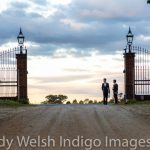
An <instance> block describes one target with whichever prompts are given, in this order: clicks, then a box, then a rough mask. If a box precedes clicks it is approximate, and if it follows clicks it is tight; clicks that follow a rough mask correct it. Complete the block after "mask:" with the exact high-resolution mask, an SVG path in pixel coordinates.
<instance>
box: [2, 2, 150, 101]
mask: <svg viewBox="0 0 150 150" xmlns="http://www.w3.org/2000/svg"><path fill="white" fill-rule="evenodd" d="M0 20H1V21H0V50H5V49H7V48H12V47H15V46H17V41H16V37H17V35H18V32H19V28H20V27H21V28H22V30H23V33H24V35H25V38H26V41H25V45H26V46H27V48H28V72H29V74H28V79H29V80H28V85H29V89H28V92H29V98H30V101H31V102H32V103H38V102H41V101H43V100H44V97H45V96H46V95H48V94H65V95H68V96H69V99H70V100H72V99H74V98H78V99H84V98H92V99H97V100H100V99H101V96H102V92H101V90H100V88H101V82H102V79H103V78H104V77H106V78H107V79H108V82H109V83H110V86H112V80H113V79H114V78H115V79H117V81H118V83H119V87H120V88H119V92H123V91H124V90H123V86H124V85H123V82H124V81H123V73H122V71H123V69H124V68H123V55H122V53H123V49H124V47H125V46H126V39H125V36H126V34H127V32H128V28H129V26H130V27H131V29H132V32H133V34H134V36H135V38H134V44H135V45H140V46H142V47H144V48H149V47H150V5H147V3H146V0H132V2H131V0H26V1H23V0H5V1H0Z"/></svg>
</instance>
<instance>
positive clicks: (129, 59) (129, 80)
mask: <svg viewBox="0 0 150 150" xmlns="http://www.w3.org/2000/svg"><path fill="white" fill-rule="evenodd" d="M134 58H135V53H125V54H124V59H125V96H126V99H134V93H135V92H134V80H135V71H134V63H135V62H134Z"/></svg>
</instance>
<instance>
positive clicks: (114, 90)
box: [112, 80, 118, 104]
mask: <svg viewBox="0 0 150 150" xmlns="http://www.w3.org/2000/svg"><path fill="white" fill-rule="evenodd" d="M113 83H114V84H113V89H112V90H113V96H114V99H115V104H118V84H117V83H116V80H113Z"/></svg>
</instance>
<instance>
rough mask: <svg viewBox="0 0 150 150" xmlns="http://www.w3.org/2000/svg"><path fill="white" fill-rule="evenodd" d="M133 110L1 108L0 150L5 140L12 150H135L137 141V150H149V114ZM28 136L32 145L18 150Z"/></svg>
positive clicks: (111, 108) (94, 107) (112, 107)
mask: <svg viewBox="0 0 150 150" xmlns="http://www.w3.org/2000/svg"><path fill="white" fill-rule="evenodd" d="M135 108H136V107H133V108H132V107H126V106H125V107H122V106H115V105H109V106H103V105H86V106H85V105H58V106H56V105H53V106H38V107H31V108H18V109H17V108H16V109H11V108H0V149H2V150H5V149H9V148H8V144H7V140H12V145H11V144H10V149H11V150H18V149H21V150H22V149H23V150H30V149H35V150H38V149H40V150H49V149H50V150H51V149H52V150H60V149H63V150H74V149H76V150H90V149H91V150H107V149H111V150H122V149H125V150H126V149H127V150H130V149H131V148H132V149H131V150H134V149H136V145H138V144H139V143H138V142H139V141H143V143H144V141H145V143H144V144H142V147H141V145H140V148H137V149H139V150H144V149H147V150H148V149H150V120H149V117H148V115H149V114H146V115H145V116H144V115H143V114H140V113H138V112H139V111H136V109H135ZM138 109H139V108H138ZM136 112H137V113H136ZM142 112H143V111H142ZM29 136H30V140H29V141H30V142H31V143H28V144H27V145H28V146H27V147H25V146H24V145H23V146H22V147H21V148H19V142H20V140H21V139H22V138H23V137H25V139H26V140H27V138H29ZM31 139H32V141H31ZM67 139H68V140H67ZM141 139H143V140H141ZM114 140H115V141H114ZM64 141H66V142H64ZM108 141H109V142H108ZM65 144H66V146H65ZM4 145H5V146H4ZM110 145H111V146H110ZM148 146H149V147H148ZM46 147H47V148H46Z"/></svg>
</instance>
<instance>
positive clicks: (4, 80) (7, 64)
mask: <svg viewBox="0 0 150 150" xmlns="http://www.w3.org/2000/svg"><path fill="white" fill-rule="evenodd" d="M18 52H19V49H17V48H14V49H10V50H7V51H2V52H0V98H1V99H7V98H9V99H14V98H16V97H17V60H16V54H17V53H18Z"/></svg>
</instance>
